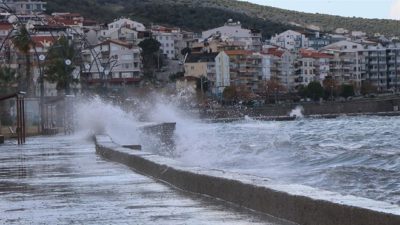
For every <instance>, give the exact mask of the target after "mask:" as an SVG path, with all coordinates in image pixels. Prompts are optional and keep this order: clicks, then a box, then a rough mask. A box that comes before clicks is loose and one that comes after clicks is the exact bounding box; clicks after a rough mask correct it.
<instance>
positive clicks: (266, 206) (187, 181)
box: [95, 135, 400, 225]
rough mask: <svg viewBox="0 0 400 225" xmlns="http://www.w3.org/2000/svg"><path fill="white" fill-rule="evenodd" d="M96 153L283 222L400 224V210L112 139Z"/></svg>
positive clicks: (99, 140) (101, 139) (101, 142)
mask: <svg viewBox="0 0 400 225" xmlns="http://www.w3.org/2000/svg"><path fill="white" fill-rule="evenodd" d="M95 143H96V152H97V153H98V154H99V155H101V156H102V157H104V158H106V159H109V160H111V161H115V162H119V163H122V164H125V165H127V166H129V167H131V168H133V169H135V170H136V171H138V172H140V173H143V174H146V175H149V176H152V177H154V178H157V179H160V180H163V181H165V182H167V183H169V184H171V185H173V186H175V187H178V188H180V189H183V190H186V191H189V192H194V193H199V194H204V195H208V196H211V197H214V198H218V199H222V200H225V201H228V202H232V203H235V204H237V205H239V206H243V207H246V208H249V209H253V210H256V211H259V212H262V213H266V214H269V215H272V216H275V217H278V218H282V219H285V220H289V221H293V222H295V223H298V224H307V225H339V224H340V225H399V224H400V207H399V206H397V205H392V204H389V203H385V202H380V201H374V200H370V199H366V198H360V197H355V196H348V195H346V196H344V195H340V194H338V193H334V192H328V191H323V190H319V189H315V188H311V187H307V186H303V185H277V184H273V182H271V181H269V180H268V179H266V178H261V177H257V176H249V175H241V174H236V173H230V172H225V171H220V170H209V169H204V168H199V167H188V166H182V165H180V163H179V162H177V161H175V160H172V159H169V158H165V157H162V156H158V155H154V154H151V153H146V152H141V151H135V150H132V149H128V148H124V147H122V146H120V145H118V144H116V143H114V142H113V141H112V139H111V138H110V137H109V136H106V135H98V136H96V137H95Z"/></svg>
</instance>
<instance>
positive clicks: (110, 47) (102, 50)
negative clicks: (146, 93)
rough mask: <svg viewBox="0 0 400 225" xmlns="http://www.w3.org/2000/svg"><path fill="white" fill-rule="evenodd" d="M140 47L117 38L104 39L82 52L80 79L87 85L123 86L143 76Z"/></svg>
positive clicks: (136, 81) (138, 80)
mask: <svg viewBox="0 0 400 225" xmlns="http://www.w3.org/2000/svg"><path fill="white" fill-rule="evenodd" d="M140 52H141V49H140V48H139V47H137V46H136V45H132V44H128V43H126V42H123V41H118V40H107V41H104V42H102V43H100V44H98V45H96V46H94V47H93V48H92V49H85V50H84V51H83V52H82V60H83V62H84V69H83V71H82V72H83V74H82V79H83V80H84V81H85V82H86V83H87V84H88V85H104V84H107V85H109V86H116V87H118V86H125V85H132V84H137V83H138V82H140V81H141V79H142V77H143V66H142V60H141V56H140Z"/></svg>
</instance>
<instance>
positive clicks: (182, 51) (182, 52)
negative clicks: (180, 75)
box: [181, 47, 192, 56]
mask: <svg viewBox="0 0 400 225" xmlns="http://www.w3.org/2000/svg"><path fill="white" fill-rule="evenodd" d="M190 53H192V49H191V48H188V47H186V48H184V49H182V50H181V54H182V55H183V56H185V55H186V54H188V55H190Z"/></svg>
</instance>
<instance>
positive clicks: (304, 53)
mask: <svg viewBox="0 0 400 225" xmlns="http://www.w3.org/2000/svg"><path fill="white" fill-rule="evenodd" d="M300 56H301V57H304V58H333V56H332V55H329V54H326V53H321V52H317V51H312V50H307V49H300Z"/></svg>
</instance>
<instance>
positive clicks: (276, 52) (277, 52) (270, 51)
mask: <svg viewBox="0 0 400 225" xmlns="http://www.w3.org/2000/svg"><path fill="white" fill-rule="evenodd" d="M266 53H267V54H268V55H273V56H278V57H282V55H283V54H285V51H284V50H280V49H278V48H269V49H268V50H267V52H266Z"/></svg>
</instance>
